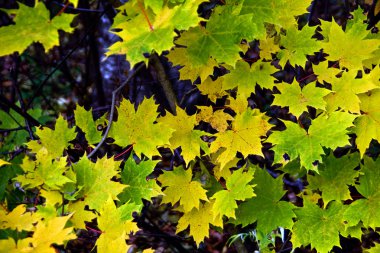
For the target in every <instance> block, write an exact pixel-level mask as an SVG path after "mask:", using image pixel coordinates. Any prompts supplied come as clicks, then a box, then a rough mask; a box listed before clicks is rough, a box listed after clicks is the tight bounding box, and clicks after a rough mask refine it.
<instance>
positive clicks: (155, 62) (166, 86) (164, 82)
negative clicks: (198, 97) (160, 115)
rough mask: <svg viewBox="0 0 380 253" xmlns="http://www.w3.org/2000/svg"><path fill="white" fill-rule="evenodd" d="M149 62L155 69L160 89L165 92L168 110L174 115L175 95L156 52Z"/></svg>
mask: <svg viewBox="0 0 380 253" xmlns="http://www.w3.org/2000/svg"><path fill="white" fill-rule="evenodd" d="M149 63H150V64H152V66H153V68H154V69H155V70H156V73H157V78H158V82H159V83H160V84H161V86H162V89H163V91H164V93H165V96H166V100H167V101H168V103H169V107H170V111H171V113H173V114H174V115H176V114H177V113H176V105H177V104H178V102H177V96H176V95H175V93H174V91H173V87H172V83H171V82H170V80H169V77H168V75H167V74H166V71H165V68H164V66H163V65H162V62H161V60H160V57H159V56H158V55H157V53H153V54H152V55H151V56H150V58H149Z"/></svg>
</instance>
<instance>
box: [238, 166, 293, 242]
mask: <svg viewBox="0 0 380 253" xmlns="http://www.w3.org/2000/svg"><path fill="white" fill-rule="evenodd" d="M252 183H254V184H255V185H256V187H255V194H256V197H255V198H251V199H248V200H247V201H246V202H243V203H242V204H240V205H239V207H238V209H237V210H236V221H233V222H234V223H235V224H242V225H243V227H245V226H247V225H249V224H253V223H255V222H257V226H256V229H257V231H260V232H261V233H258V234H264V235H267V234H270V233H271V231H272V230H274V229H276V228H277V227H283V228H287V229H290V228H291V227H292V226H293V218H294V217H295V214H294V212H293V210H292V209H293V208H294V205H292V204H291V203H289V202H286V201H280V199H281V198H282V197H283V196H284V194H285V191H284V190H283V182H282V177H277V178H276V179H274V178H272V176H271V175H270V174H269V173H267V172H266V171H265V170H262V169H260V168H258V169H256V170H255V175H254V179H253V181H252Z"/></svg>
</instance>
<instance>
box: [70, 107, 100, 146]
mask: <svg viewBox="0 0 380 253" xmlns="http://www.w3.org/2000/svg"><path fill="white" fill-rule="evenodd" d="M74 114H75V125H76V126H77V127H79V128H80V129H81V130H82V131H83V132H84V133H85V136H86V140H87V142H88V143H89V144H95V143H98V142H99V141H100V140H101V139H102V132H101V131H98V129H97V126H96V123H95V121H94V119H93V117H92V109H91V110H90V111H86V110H85V109H84V107H81V106H79V105H78V106H77V108H76V109H75V111H74Z"/></svg>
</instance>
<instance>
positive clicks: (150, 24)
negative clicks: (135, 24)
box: [138, 1, 154, 32]
mask: <svg viewBox="0 0 380 253" xmlns="http://www.w3.org/2000/svg"><path fill="white" fill-rule="evenodd" d="M138 5H139V7H140V10H141V11H142V13H143V14H144V17H145V19H146V22H148V25H149V29H150V31H151V32H153V31H154V28H153V26H152V23H151V22H150V20H149V17H148V15H147V14H146V12H145V9H144V6H143V5H142V4H141V2H140V1H139V2H138Z"/></svg>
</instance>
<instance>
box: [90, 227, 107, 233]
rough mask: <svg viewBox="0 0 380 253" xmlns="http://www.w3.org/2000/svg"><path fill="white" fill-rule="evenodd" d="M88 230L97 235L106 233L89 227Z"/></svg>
mask: <svg viewBox="0 0 380 253" xmlns="http://www.w3.org/2000/svg"><path fill="white" fill-rule="evenodd" d="M86 229H87V230H90V231H92V232H95V233H97V234H103V233H104V232H103V231H100V230H97V229H94V228H90V227H89V226H86Z"/></svg>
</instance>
